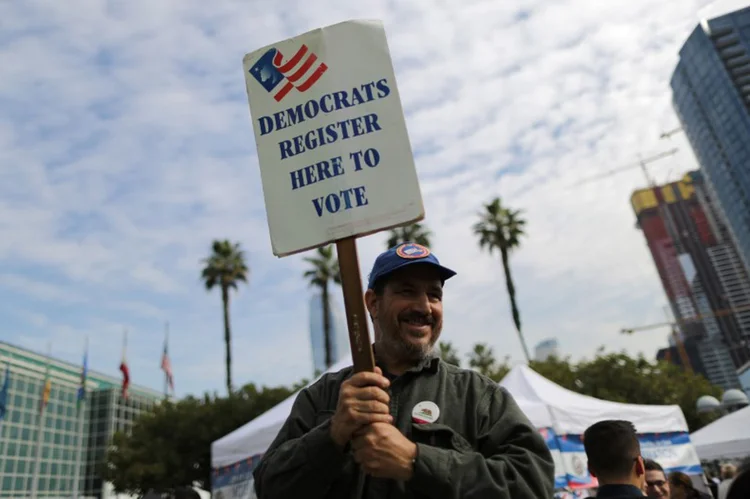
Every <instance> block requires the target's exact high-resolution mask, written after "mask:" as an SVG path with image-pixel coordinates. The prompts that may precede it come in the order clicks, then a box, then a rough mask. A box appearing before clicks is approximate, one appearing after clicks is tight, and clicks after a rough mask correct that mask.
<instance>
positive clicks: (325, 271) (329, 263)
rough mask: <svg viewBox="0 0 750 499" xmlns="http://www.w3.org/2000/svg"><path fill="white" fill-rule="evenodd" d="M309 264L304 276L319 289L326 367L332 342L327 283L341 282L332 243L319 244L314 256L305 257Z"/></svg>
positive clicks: (330, 355)
mask: <svg viewBox="0 0 750 499" xmlns="http://www.w3.org/2000/svg"><path fill="white" fill-rule="evenodd" d="M305 261H306V262H307V263H309V264H310V266H311V268H310V270H307V271H305V273H304V277H305V279H307V280H308V282H309V283H310V286H315V287H317V288H319V289H320V304H321V307H322V308H323V310H321V312H322V314H323V336H324V345H325V362H326V367H331V364H333V342H332V341H331V334H332V333H331V302H330V300H331V296H330V292H329V287H328V286H329V283H330V282H331V281H333V282H334V283H336V284H341V269H340V268H339V261H338V259H337V258H336V257H335V256H334V255H333V245H332V244H329V245H328V246H321V247H319V248H318V249H317V250H316V251H315V256H314V257H305Z"/></svg>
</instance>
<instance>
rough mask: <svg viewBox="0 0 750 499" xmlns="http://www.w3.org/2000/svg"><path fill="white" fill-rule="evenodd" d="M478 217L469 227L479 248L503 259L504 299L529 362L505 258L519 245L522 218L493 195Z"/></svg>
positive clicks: (521, 232)
mask: <svg viewBox="0 0 750 499" xmlns="http://www.w3.org/2000/svg"><path fill="white" fill-rule="evenodd" d="M479 216H480V220H479V222H477V223H475V224H474V226H473V230H474V234H476V235H477V236H478V237H479V247H480V248H482V249H486V250H487V251H488V252H489V253H490V254H492V253H493V251H494V250H498V251H499V252H500V258H501V259H502V261H503V271H504V272H505V286H506V287H507V288H508V298H510V309H511V312H512V313H513V322H514V323H515V325H516V330H517V331H518V338H519V339H520V340H521V347H522V348H523V354H524V355H525V356H526V362H529V361H530V360H531V358H530V357H529V349H528V348H527V347H526V340H525V339H524V337H523V333H522V332H521V315H520V313H519V312H518V305H517V304H516V288H515V286H514V285H513V277H512V276H511V273H510V264H509V262H508V257H509V255H510V252H511V251H513V250H514V249H516V248H518V247H519V246H520V244H521V243H520V239H521V236H523V235H524V230H523V229H524V225H526V221H525V220H524V219H523V218H521V212H520V211H519V210H512V209H510V208H506V207H505V206H503V203H502V201H501V200H500V198H499V197H496V198H495V199H493V200H492V201H491V202H489V203H488V204H486V205H484V211H483V212H482V213H480V214H479Z"/></svg>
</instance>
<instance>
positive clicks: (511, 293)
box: [500, 248, 531, 364]
mask: <svg viewBox="0 0 750 499" xmlns="http://www.w3.org/2000/svg"><path fill="white" fill-rule="evenodd" d="M500 256H501V257H502V259H503V271H504V272H505V286H506V288H508V298H509V299H510V311H511V313H512V314H513V323H514V324H515V325H516V331H518V339H519V340H521V348H523V354H524V356H525V357H526V363H527V364H528V363H529V362H531V357H529V349H528V348H527V347H526V340H525V339H524V337H523V333H522V332H521V314H520V313H519V312H518V305H517V304H516V287H515V286H514V285H513V277H512V276H511V275H510V263H509V261H508V251H507V250H503V249H502V248H501V249H500Z"/></svg>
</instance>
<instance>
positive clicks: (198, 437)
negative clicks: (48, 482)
mask: <svg viewBox="0 0 750 499" xmlns="http://www.w3.org/2000/svg"><path fill="white" fill-rule="evenodd" d="M305 384H307V383H306V381H304V380H303V382H301V383H299V384H297V385H295V386H294V387H291V388H287V387H275V388H266V387H263V388H262V389H260V390H259V389H258V388H257V387H256V386H255V385H253V384H249V385H246V386H245V387H243V388H242V389H240V390H237V391H235V392H233V393H232V394H231V395H230V396H228V397H217V396H216V395H214V396H209V395H206V396H204V397H203V398H202V399H198V398H193V397H188V398H186V399H183V400H180V401H179V402H170V401H165V402H163V403H161V404H160V405H159V406H157V407H155V408H154V410H153V411H151V412H149V413H145V414H143V415H141V416H140V417H139V418H138V419H137V420H136V421H135V422H134V423H133V426H132V427H131V429H130V431H129V432H127V433H125V432H117V433H115V435H114V438H113V441H112V445H111V447H110V449H109V451H108V453H107V456H106V460H105V463H103V466H101V467H100V471H101V474H102V477H103V478H104V479H105V480H108V481H110V482H112V483H113V484H114V486H115V489H116V490H117V491H118V492H121V493H130V494H144V493H146V492H147V491H149V490H151V489H153V490H154V491H155V492H157V493H167V492H169V491H172V490H174V489H175V488H177V487H181V486H190V485H192V484H193V482H197V483H198V484H199V486H200V487H201V488H204V489H206V490H210V487H211V443H212V442H213V441H215V440H217V439H219V438H221V437H223V436H224V435H226V434H228V433H230V432H231V431H233V430H235V429H237V428H239V427H240V426H242V425H244V424H245V423H247V422H248V421H251V420H252V419H254V418H256V417H258V416H259V415H261V414H263V413H264V412H266V411H267V410H269V409H271V408H272V407H274V406H275V405H277V404H278V403H280V402H282V401H283V400H284V399H286V398H287V397H289V396H290V395H291V394H292V393H294V392H295V391H296V390H297V389H298V388H300V387H301V386H304V385H305Z"/></svg>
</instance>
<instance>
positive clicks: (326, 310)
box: [321, 281, 333, 369]
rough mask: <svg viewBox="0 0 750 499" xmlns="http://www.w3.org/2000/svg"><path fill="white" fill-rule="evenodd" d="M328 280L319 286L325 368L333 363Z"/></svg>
mask: <svg viewBox="0 0 750 499" xmlns="http://www.w3.org/2000/svg"><path fill="white" fill-rule="evenodd" d="M328 298H329V297H328V282H327V281H326V282H325V283H323V286H321V302H322V305H323V336H324V341H325V349H326V369H328V368H329V367H331V365H332V364H333V352H332V350H333V345H332V341H331V315H330V313H331V306H330V303H328Z"/></svg>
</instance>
